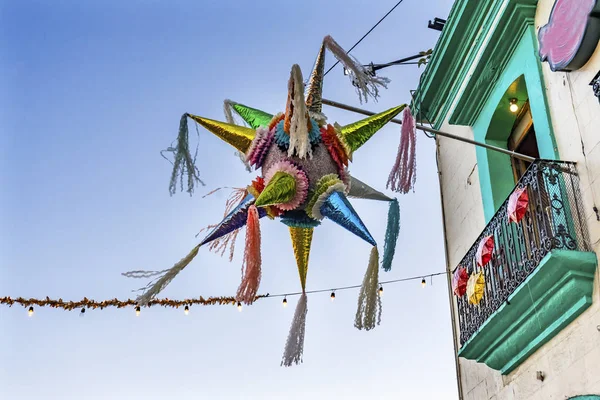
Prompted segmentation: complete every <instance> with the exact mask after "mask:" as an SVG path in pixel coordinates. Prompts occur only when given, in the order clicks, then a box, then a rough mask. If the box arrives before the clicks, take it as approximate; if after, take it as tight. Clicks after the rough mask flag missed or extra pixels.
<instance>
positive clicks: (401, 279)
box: [266, 272, 448, 297]
mask: <svg viewBox="0 0 600 400" xmlns="http://www.w3.org/2000/svg"><path fill="white" fill-rule="evenodd" d="M446 274H448V272H437V273H435V274H427V275H419V276H411V277H410V278H400V279H392V280H389V281H380V282H379V284H380V285H385V284H388V283H396V282H406V281H415V280H417V279H424V277H426V276H429V277H434V276H438V275H446ZM361 286H362V285H352V286H343V287H339V288H331V289H316V290H307V291H306V292H305V293H306V294H310V293H323V292H337V291H338V290H348V289H357V288H359V287H361ZM301 294H302V292H293V293H284V294H268V295H267V296H266V297H286V296H298V295H301Z"/></svg>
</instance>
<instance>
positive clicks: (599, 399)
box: [568, 394, 600, 400]
mask: <svg viewBox="0 0 600 400" xmlns="http://www.w3.org/2000/svg"><path fill="white" fill-rule="evenodd" d="M568 400H600V396H596V395H595V394H588V395H585V396H575V397H569V399H568Z"/></svg>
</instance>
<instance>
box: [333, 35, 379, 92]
mask: <svg viewBox="0 0 600 400" xmlns="http://www.w3.org/2000/svg"><path fill="white" fill-rule="evenodd" d="M323 43H324V44H325V46H326V47H327V48H328V49H329V51H331V53H332V54H333V55H334V56H335V58H337V60H338V61H339V62H340V63H341V64H342V65H343V66H344V67H345V68H346V70H347V71H348V72H349V74H348V75H349V76H350V80H351V81H352V84H353V85H354V86H355V87H356V92H357V93H358V97H359V99H360V102H361V104H362V102H363V100H364V101H365V102H368V101H369V97H371V98H372V99H373V100H377V97H379V86H381V87H383V88H385V89H387V85H388V83H390V80H389V79H388V78H384V77H379V76H372V75H371V74H369V72H368V71H367V70H366V69H365V67H363V65H362V64H361V63H360V61H358V60H357V59H356V58H354V57H353V56H351V55H349V54H348V53H347V52H346V51H345V50H344V49H342V48H341V47H340V45H339V44H337V42H336V41H335V40H333V38H332V37H331V36H325V39H323Z"/></svg>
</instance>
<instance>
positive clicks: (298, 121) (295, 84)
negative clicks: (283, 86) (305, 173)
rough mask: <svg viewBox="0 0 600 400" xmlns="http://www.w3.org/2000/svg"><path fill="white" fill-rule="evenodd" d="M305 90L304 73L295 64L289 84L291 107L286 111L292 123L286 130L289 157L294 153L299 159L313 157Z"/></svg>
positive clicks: (287, 117) (287, 118)
mask: <svg viewBox="0 0 600 400" xmlns="http://www.w3.org/2000/svg"><path fill="white" fill-rule="evenodd" d="M303 90H304V80H303V78H302V71H300V67H299V66H298V64H294V65H293V66H292V72H291V76H290V81H289V84H288V91H289V94H290V97H291V99H290V101H291V107H289V105H288V110H286V122H287V121H288V120H289V121H290V127H289V130H286V131H287V132H288V133H289V134H290V147H289V149H288V156H289V157H292V156H293V155H294V152H296V154H297V155H298V158H306V157H307V156H308V157H311V156H312V149H311V147H310V144H309V140H308V124H309V123H310V122H309V119H308V111H307V109H306V104H305V102H304V93H303ZM288 113H291V115H288ZM285 125H287V124H285Z"/></svg>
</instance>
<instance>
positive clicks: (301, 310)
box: [281, 293, 308, 367]
mask: <svg viewBox="0 0 600 400" xmlns="http://www.w3.org/2000/svg"><path fill="white" fill-rule="evenodd" d="M306 300H307V299H306V293H302V296H300V300H298V304H297V305H296V312H294V320H293V321H292V326H291V327H290V333H289V334H288V338H287V340H286V342H285V351H284V353H283V359H282V360H281V365H282V366H285V367H291V366H292V364H299V363H301V362H302V355H303V353H304V331H305V328H306V314H307V313H308V307H307V301H306Z"/></svg>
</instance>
